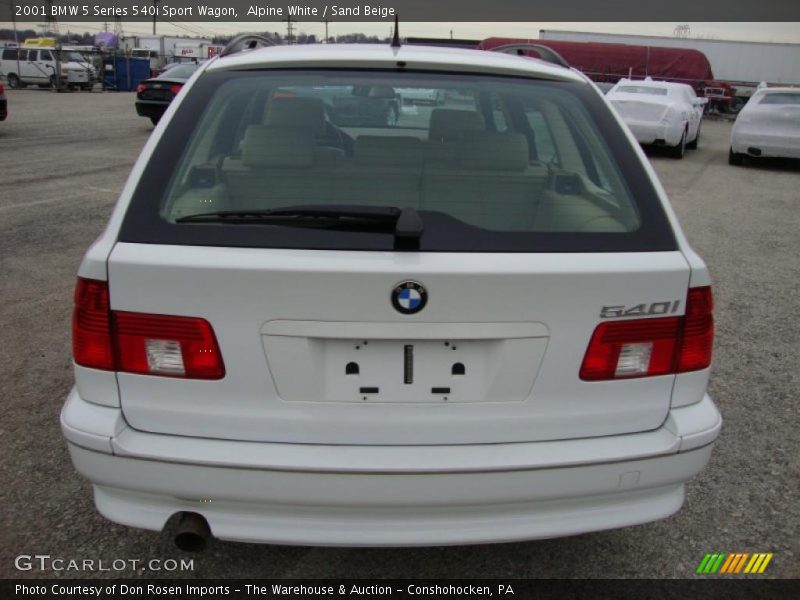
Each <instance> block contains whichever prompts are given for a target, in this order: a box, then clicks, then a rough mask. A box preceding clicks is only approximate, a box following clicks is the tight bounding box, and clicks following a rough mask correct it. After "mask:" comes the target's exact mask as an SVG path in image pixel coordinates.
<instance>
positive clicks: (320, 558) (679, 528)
mask: <svg viewBox="0 0 800 600" xmlns="http://www.w3.org/2000/svg"><path fill="white" fill-rule="evenodd" d="M6 94H7V97H8V101H9V109H10V116H9V119H8V120H7V121H6V122H3V123H0V156H1V157H2V162H0V182H2V183H0V190H2V191H1V192H0V297H1V298H2V302H0V324H1V325H2V344H0V364H2V365H3V368H2V371H0V390H2V391H1V392H0V394H1V395H0V408H2V419H0V456H1V457H2V460H1V461H0V502H1V503H2V507H3V510H2V516H1V517H0V518H2V532H1V533H0V539H2V542H0V577H20V576H22V577H27V576H31V577H42V576H46V575H50V576H53V575H58V574H59V573H41V572H36V571H31V572H18V571H17V570H16V569H15V567H14V558H15V557H16V556H18V555H20V554H49V555H51V556H53V557H62V558H65V559H73V558H79V559H84V558H86V559H94V560H100V559H102V560H103V561H105V562H106V563H107V564H110V563H111V561H112V560H114V559H150V558H158V559H166V558H182V557H186V556H187V555H183V554H182V553H180V552H179V551H178V550H177V549H175V548H174V547H173V545H172V542H171V539H170V537H169V536H167V535H162V534H159V533H153V532H147V531H141V530H134V529H129V528H126V527H122V526H119V525H115V524H113V523H110V522H108V521H106V520H105V519H103V518H102V517H100V516H99V514H98V513H97V512H96V511H95V509H94V506H93V503H92V499H91V493H90V487H89V485H88V484H87V483H86V482H85V481H83V480H82V479H81V478H79V477H78V476H77V475H76V474H75V472H74V471H73V469H72V466H71V464H70V461H69V457H68V455H67V451H66V447H65V444H64V441H63V440H62V438H61V434H60V432H59V428H58V413H59V409H60V407H61V404H62V402H63V400H64V397H65V396H66V394H67V391H68V390H69V388H70V386H71V384H72V373H71V370H70V356H69V337H70V333H69V322H70V310H71V294H72V290H73V286H74V281H75V274H76V271H77V268H78V264H79V261H80V258H81V256H82V254H83V252H84V251H85V249H86V247H87V246H88V245H89V244H90V243H91V241H92V240H93V239H94V238H95V237H96V236H97V235H98V234H99V233H100V231H101V230H102V228H103V227H104V225H105V222H106V219H107V218H108V215H109V213H110V211H111V208H112V206H113V203H114V200H115V198H116V195H117V193H118V192H119V190H120V189H121V187H122V185H123V183H124V180H125V178H126V176H127V173H128V170H129V169H130V166H131V165H132V163H133V161H134V159H135V157H136V155H137V154H138V151H139V149H140V148H141V146H142V145H143V143H144V142H145V140H146V139H147V137H148V135H149V133H150V131H151V129H152V128H151V126H150V124H149V122H148V121H147V120H146V119H142V118H139V117H137V116H136V114H135V111H134V109H133V97H132V95H131V94H125V93H120V94H101V93H92V94H87V93H75V94H54V93H51V92H44V91H34V90H21V91H13V90H11V91H9V90H7V91H6ZM729 135H730V124H729V123H727V122H724V121H708V122H705V123H704V124H703V131H702V140H701V144H700V149H699V150H697V151H691V152H689V154H688V156H687V158H686V159H684V160H682V161H676V160H673V159H670V158H666V157H663V156H661V155H660V154H658V153H653V155H652V156H651V160H652V162H653V163H654V165H655V167H656V169H657V171H658V173H659V175H660V176H661V178H662V181H663V182H664V183H665V185H666V188H667V190H668V192H669V194H670V197H671V199H672V202H673V204H674V206H675V208H676V210H677V212H678V215H679V217H680V219H681V222H682V224H683V226H684V228H685V231H686V233H687V235H688V237H689V239H690V241H691V243H692V244H693V245H694V247H695V248H696V249H697V251H698V252H699V253H700V254H701V256H703V257H704V258H705V260H706V261H707V262H708V264H709V267H710V269H711V273H712V276H713V278H714V285H715V295H716V302H717V311H716V315H717V324H718V325H717V341H716V358H715V363H714V369H713V375H712V380H711V393H712V395H713V397H714V399H715V400H716V402H717V403H718V405H719V407H720V409H721V410H722V412H723V416H724V418H725V425H724V429H723V433H722V436H721V438H720V439H719V441H718V443H717V446H716V448H715V450H714V454H713V457H712V460H711V464H710V465H709V466H708V468H707V469H706V470H705V471H704V472H703V473H702V474H701V475H700V476H699V477H697V478H696V479H695V480H693V481H692V482H691V483H690V484H689V485H688V486H687V500H686V504H685V506H684V508H683V509H682V510H681V511H680V512H679V513H678V514H676V515H674V516H672V517H670V518H668V519H665V520H663V521H659V522H656V523H651V524H647V525H641V526H638V527H631V528H627V529H623V530H617V531H608V532H603V533H595V534H591V535H582V536H576V537H571V538H564V539H557V540H547V541H538V542H529V543H514V544H501V545H491V546H465V547H446V548H423V549H379V550H378V549H329V548H306V547H277V546H258V545H247V544H238V543H226V542H214V543H212V544H211V546H210V547H209V549H208V550H207V551H206V552H205V553H203V554H200V555H195V556H193V558H194V570H193V571H191V572H187V573H179V574H173V575H177V576H191V577H235V576H239V577H347V576H350V577H353V576H360V577H415V578H421V577H437V578H438V577H502V578H516V577H648V578H653V577H691V576H693V573H694V569H695V568H696V566H697V564H698V563H699V561H700V560H701V559H702V557H703V555H704V554H705V553H706V552H711V551H726V552H732V551H761V552H774V553H775V557H774V559H773V561H772V564H771V566H770V567H769V569H768V570H767V575H768V576H771V577H791V578H796V577H798V575H799V574H800V573H799V571H798V557H799V553H800V547H799V546H798V531H797V525H798V522H800V503H798V501H797V499H798V491H800V490H799V489H798V482H800V463H799V461H798V456H799V455H800V453H799V452H798V449H800V439H798V427H797V414H798V413H797V408H798V393H797V391H798V375H797V370H796V369H797V360H798V341H797V340H798V339H800V325H799V323H800V320H799V319H798V318H797V315H798V314H800V294H798V281H800V273H799V272H798V256H800V236H799V235H798V231H800V191H799V190H800V167H798V166H797V165H793V164H775V163H770V164H768V165H763V164H760V165H756V166H746V167H740V168H736V167H730V166H728V164H727V152H728V139H729ZM578 557H580V559H579V558H578ZM140 574H143V575H145V576H156V575H168V574H164V573H155V572H152V571H146V572H145V573H138V572H133V573H131V572H121V573H114V572H104V573H95V574H91V573H83V574H81V573H75V572H69V573H62V574H61V575H63V576H78V575H84V576H85V575H90V576H98V577H102V576H137V575H140Z"/></svg>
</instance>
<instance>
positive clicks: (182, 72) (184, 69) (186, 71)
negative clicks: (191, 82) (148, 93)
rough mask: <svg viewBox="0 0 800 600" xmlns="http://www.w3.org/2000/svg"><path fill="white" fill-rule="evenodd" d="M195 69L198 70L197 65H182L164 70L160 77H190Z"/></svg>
mask: <svg viewBox="0 0 800 600" xmlns="http://www.w3.org/2000/svg"><path fill="white" fill-rule="evenodd" d="M195 71H197V65H180V66H178V67H172V68H171V69H169V70H167V71H164V72H163V73H162V74H161V75H159V76H158V77H159V79H160V78H162V77H163V78H164V79H189V77H191V76H192V75H193V74H194V72H195Z"/></svg>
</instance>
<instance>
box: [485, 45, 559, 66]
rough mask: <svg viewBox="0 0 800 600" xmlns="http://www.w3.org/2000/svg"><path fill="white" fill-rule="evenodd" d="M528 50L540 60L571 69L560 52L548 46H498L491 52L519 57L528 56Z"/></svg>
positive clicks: (491, 49)
mask: <svg viewBox="0 0 800 600" xmlns="http://www.w3.org/2000/svg"><path fill="white" fill-rule="evenodd" d="M526 50H533V51H534V52H536V53H538V54H539V58H541V59H542V60H543V61H545V62H549V63H552V64H554V65H558V66H560V67H564V68H565V69H569V68H570V65H569V63H568V62H567V61H566V60H564V57H563V56H561V55H560V54H559V53H558V52H556V51H555V50H553V49H552V48H549V47H548V46H544V45H542V44H529V43H522V44H503V45H502V46H496V47H494V48H490V52H503V53H505V54H516V55H517V56H526V54H525V51H526Z"/></svg>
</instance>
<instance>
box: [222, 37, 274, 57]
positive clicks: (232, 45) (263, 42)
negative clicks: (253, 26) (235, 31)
mask: <svg viewBox="0 0 800 600" xmlns="http://www.w3.org/2000/svg"><path fill="white" fill-rule="evenodd" d="M274 45H275V42H273V41H272V40H270V39H267V38H265V37H263V36H261V35H252V34H249V33H245V34H242V35H237V36H236V37H235V38H233V39H232V40H231V41H230V42H228V45H227V46H225V48H223V49H222V52H220V53H219V55H220V57H222V56H228V55H229V54H236V53H237V52H243V51H244V50H255V49H256V48H266V47H267V46H274Z"/></svg>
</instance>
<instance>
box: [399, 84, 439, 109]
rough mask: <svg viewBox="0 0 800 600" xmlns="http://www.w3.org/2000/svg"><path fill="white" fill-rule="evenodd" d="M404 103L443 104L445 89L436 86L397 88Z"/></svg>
mask: <svg viewBox="0 0 800 600" xmlns="http://www.w3.org/2000/svg"><path fill="white" fill-rule="evenodd" d="M397 93H398V95H399V96H400V100H401V101H402V103H403V104H406V105H412V104H430V105H434V106H442V105H443V104H444V103H445V97H444V90H442V89H441V88H440V89H434V88H402V89H398V90H397Z"/></svg>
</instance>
